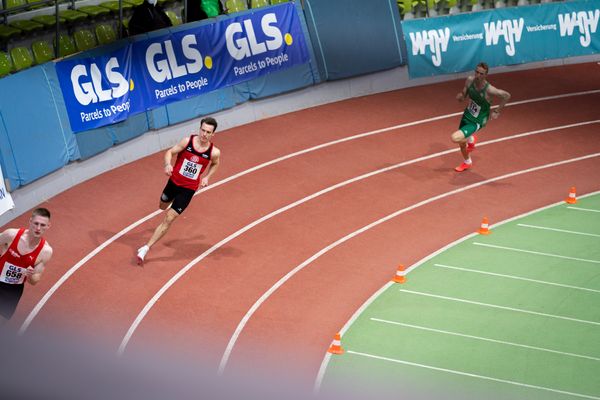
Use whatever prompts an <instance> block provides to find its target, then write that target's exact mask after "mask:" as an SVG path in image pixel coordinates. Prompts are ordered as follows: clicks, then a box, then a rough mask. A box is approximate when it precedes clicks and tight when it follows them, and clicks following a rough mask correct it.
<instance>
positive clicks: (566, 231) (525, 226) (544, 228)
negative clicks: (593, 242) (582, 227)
mask: <svg viewBox="0 0 600 400" xmlns="http://www.w3.org/2000/svg"><path fill="white" fill-rule="evenodd" d="M517 226H521V227H523V228H534V229H541V230H544V231H554V232H562V233H572V234H574V235H583V236H593V237H600V235H598V234H596V233H586V232H576V231H568V230H566V229H558V228H549V227H547V226H538V225H528V224H517Z"/></svg>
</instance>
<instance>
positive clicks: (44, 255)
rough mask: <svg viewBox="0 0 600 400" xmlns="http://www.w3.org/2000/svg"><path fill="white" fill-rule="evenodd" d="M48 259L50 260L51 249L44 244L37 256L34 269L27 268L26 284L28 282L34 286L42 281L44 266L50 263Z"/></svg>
mask: <svg viewBox="0 0 600 400" xmlns="http://www.w3.org/2000/svg"><path fill="white" fill-rule="evenodd" d="M50 258H52V247H50V246H49V245H47V244H46V245H45V246H44V248H43V249H42V251H41V252H40V255H39V256H38V263H37V264H36V265H35V267H33V268H31V267H29V268H27V271H28V272H29V276H28V278H27V282H29V284H31V285H36V284H37V283H38V282H39V281H40V279H42V274H43V273H44V270H45V269H46V264H47V263H48V261H50Z"/></svg>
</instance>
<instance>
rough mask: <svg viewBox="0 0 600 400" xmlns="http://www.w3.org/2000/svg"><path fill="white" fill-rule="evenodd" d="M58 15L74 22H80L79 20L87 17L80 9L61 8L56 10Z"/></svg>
mask: <svg viewBox="0 0 600 400" xmlns="http://www.w3.org/2000/svg"><path fill="white" fill-rule="evenodd" d="M58 15H59V16H61V17H63V18H64V19H66V20H67V22H69V23H72V24H73V23H76V22H81V21H85V20H86V19H87V17H88V15H87V14H86V13H82V12H81V11H75V10H62V11H59V12H58Z"/></svg>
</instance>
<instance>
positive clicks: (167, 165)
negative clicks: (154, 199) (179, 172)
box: [164, 136, 190, 176]
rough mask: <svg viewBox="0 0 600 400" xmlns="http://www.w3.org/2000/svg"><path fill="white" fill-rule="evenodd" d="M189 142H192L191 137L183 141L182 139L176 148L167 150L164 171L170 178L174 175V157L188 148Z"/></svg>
mask: <svg viewBox="0 0 600 400" xmlns="http://www.w3.org/2000/svg"><path fill="white" fill-rule="evenodd" d="M189 140H190V137H189V136H187V137H184V138H183V139H181V140H180V141H179V143H177V144H176V145H175V146H173V147H171V148H170V149H169V150H167V151H166V152H165V157H164V161H165V165H164V169H165V174H167V175H168V176H171V174H172V173H173V165H172V164H171V161H172V160H173V156H177V154H179V153H181V152H182V151H183V149H185V146H187V144H188V142H189Z"/></svg>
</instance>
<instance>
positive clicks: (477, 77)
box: [475, 67, 487, 83]
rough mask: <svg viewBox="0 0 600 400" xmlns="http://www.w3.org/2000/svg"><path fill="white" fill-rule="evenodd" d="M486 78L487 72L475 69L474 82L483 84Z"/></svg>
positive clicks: (480, 68)
mask: <svg viewBox="0 0 600 400" xmlns="http://www.w3.org/2000/svg"><path fill="white" fill-rule="evenodd" d="M486 77H487V72H486V71H485V69H483V68H482V67H477V68H475V80H476V81H477V82H479V83H481V82H483V81H484V80H485V78H486Z"/></svg>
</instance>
